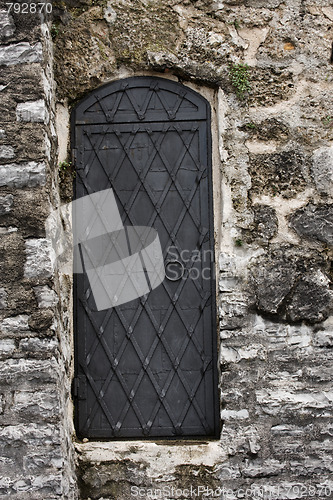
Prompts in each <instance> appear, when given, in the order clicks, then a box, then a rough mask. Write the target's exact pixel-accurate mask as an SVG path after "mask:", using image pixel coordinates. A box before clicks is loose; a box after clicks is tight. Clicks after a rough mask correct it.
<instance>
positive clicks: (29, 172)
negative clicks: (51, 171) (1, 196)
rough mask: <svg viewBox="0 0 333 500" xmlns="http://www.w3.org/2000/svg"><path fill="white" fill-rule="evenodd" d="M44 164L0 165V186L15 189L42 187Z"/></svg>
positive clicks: (43, 182) (44, 180) (31, 162)
mask: <svg viewBox="0 0 333 500" xmlns="http://www.w3.org/2000/svg"><path fill="white" fill-rule="evenodd" d="M45 182H46V175H45V163H37V162H35V161H30V162H28V163H20V164H19V163H11V164H9V165H0V186H8V187H15V188H23V187H35V186H44V184H45Z"/></svg>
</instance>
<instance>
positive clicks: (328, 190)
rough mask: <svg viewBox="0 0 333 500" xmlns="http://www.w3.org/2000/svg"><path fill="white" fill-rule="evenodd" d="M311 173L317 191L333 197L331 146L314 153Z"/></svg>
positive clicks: (332, 156)
mask: <svg viewBox="0 0 333 500" xmlns="http://www.w3.org/2000/svg"><path fill="white" fill-rule="evenodd" d="M311 173H312V176H313V179H314V181H315V184H316V187H317V189H318V191H319V192H320V193H322V194H326V195H329V196H333V146H331V147H322V148H319V149H316V151H314V153H313V158H312V166H311Z"/></svg>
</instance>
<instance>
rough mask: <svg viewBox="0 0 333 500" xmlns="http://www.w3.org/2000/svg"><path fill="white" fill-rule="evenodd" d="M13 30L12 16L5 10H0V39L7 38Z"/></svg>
mask: <svg viewBox="0 0 333 500" xmlns="http://www.w3.org/2000/svg"><path fill="white" fill-rule="evenodd" d="M14 32H15V24H14V22H13V18H12V16H11V15H10V14H8V12H7V10H0V40H2V39H4V38H8V37H10V36H12V35H13V33H14Z"/></svg>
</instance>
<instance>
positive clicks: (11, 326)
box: [0, 314, 29, 335]
mask: <svg viewBox="0 0 333 500" xmlns="http://www.w3.org/2000/svg"><path fill="white" fill-rule="evenodd" d="M28 319H29V316H28V315H26V314H20V315H19V316H13V317H10V318H5V319H4V320H3V321H2V322H1V323H0V331H2V332H3V333H6V334H8V335H9V334H15V333H17V332H22V331H28V330H29V324H28Z"/></svg>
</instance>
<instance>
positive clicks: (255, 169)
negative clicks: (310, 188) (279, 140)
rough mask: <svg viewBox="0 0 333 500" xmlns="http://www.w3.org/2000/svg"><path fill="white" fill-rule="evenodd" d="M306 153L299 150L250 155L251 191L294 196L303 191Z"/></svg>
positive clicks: (258, 193)
mask: <svg viewBox="0 0 333 500" xmlns="http://www.w3.org/2000/svg"><path fill="white" fill-rule="evenodd" d="M305 163H306V160H305V159H304V155H303V154H301V153H300V152H298V151H283V152H281V153H274V154H268V155H267V154H261V155H254V154H251V155H250V169H249V172H250V175H251V180H252V187H251V192H252V193H254V194H257V195H262V194H268V195H271V196H275V195H277V194H279V195H281V196H283V197H284V198H292V197H293V196H295V195H296V194H297V193H298V192H300V191H303V190H304V188H305V186H306V181H305V176H304V175H305Z"/></svg>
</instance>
